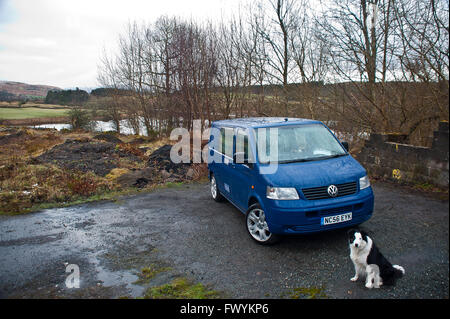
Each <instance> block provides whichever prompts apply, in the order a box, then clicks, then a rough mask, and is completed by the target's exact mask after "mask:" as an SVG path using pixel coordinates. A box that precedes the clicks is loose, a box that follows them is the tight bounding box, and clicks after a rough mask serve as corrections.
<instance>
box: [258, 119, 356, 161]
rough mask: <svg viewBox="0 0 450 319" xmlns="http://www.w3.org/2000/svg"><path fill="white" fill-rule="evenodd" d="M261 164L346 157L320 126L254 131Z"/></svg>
mask: <svg viewBox="0 0 450 319" xmlns="http://www.w3.org/2000/svg"><path fill="white" fill-rule="evenodd" d="M255 133H256V134H255V135H256V141H257V152H258V158H259V162H260V163H295V162H306V161H315V160H322V159H327V158H333V157H339V156H345V155H347V152H346V151H345V149H344V148H343V147H342V146H341V145H340V144H339V142H338V141H337V140H336V138H335V137H334V136H333V135H332V134H331V133H330V131H328V129H327V128H326V127H325V126H323V125H321V124H310V125H297V126H294V125H292V126H279V127H269V128H257V129H255Z"/></svg>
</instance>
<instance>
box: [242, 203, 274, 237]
mask: <svg viewBox="0 0 450 319" xmlns="http://www.w3.org/2000/svg"><path fill="white" fill-rule="evenodd" d="M246 216H247V217H246V223H245V224H246V226H247V231H248V233H249V235H250V237H251V238H252V239H253V240H254V241H256V242H257V243H258V244H262V245H271V244H274V243H276V242H277V241H278V240H279V237H278V236H277V235H275V234H272V233H271V232H270V231H269V226H268V225H267V221H266V215H265V214H264V210H263V209H262V208H261V206H260V205H259V204H258V203H256V204H253V205H251V206H250V208H249V209H248V211H247V215H246Z"/></svg>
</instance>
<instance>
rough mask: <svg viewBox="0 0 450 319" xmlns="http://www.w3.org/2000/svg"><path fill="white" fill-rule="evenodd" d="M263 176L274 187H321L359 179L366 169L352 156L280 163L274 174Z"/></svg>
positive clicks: (262, 174)
mask: <svg viewBox="0 0 450 319" xmlns="http://www.w3.org/2000/svg"><path fill="white" fill-rule="evenodd" d="M260 172H261V176H263V178H264V179H265V180H266V181H267V184H268V185H271V186H274V187H301V188H308V187H320V186H327V185H331V184H342V183H348V182H353V181H357V180H358V179H359V178H361V177H363V176H364V175H366V170H365V169H364V168H363V167H362V166H361V165H360V164H359V163H358V162H357V161H356V160H355V159H354V158H353V157H352V156H351V155H347V156H342V157H338V158H331V159H326V160H319V161H311V162H300V163H287V164H279V165H278V167H277V170H276V172H275V173H274V174H264V173H263V172H264V169H263V167H260Z"/></svg>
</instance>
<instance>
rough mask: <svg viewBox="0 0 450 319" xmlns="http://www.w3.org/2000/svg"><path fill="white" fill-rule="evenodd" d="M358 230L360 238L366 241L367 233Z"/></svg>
mask: <svg viewBox="0 0 450 319" xmlns="http://www.w3.org/2000/svg"><path fill="white" fill-rule="evenodd" d="M359 232H360V234H361V237H362V239H363V240H364V241H365V242H367V237H368V235H367V233H366V232H365V231H364V230H361V231H359Z"/></svg>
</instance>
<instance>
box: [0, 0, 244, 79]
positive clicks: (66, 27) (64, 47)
mask: <svg viewBox="0 0 450 319" xmlns="http://www.w3.org/2000/svg"><path fill="white" fill-rule="evenodd" d="M238 2H239V0H233V1H231V0H229V1H225V0H197V1H184V0H164V1H144V0H127V1H123V0H109V1H106V0H95V1H92V0H77V1H75V0H64V1H61V0H32V1H30V0H14V1H10V0H0V79H3V80H11V81H20V82H27V83H33V84H48V85H56V86H60V87H76V86H80V87H87V86H90V87H95V86H97V81H96V73H97V65H98V63H99V60H100V56H101V54H102V52H103V48H107V49H108V50H111V49H112V48H114V47H115V46H116V43H117V39H118V37H119V34H120V33H122V32H123V31H124V29H125V25H126V24H127V23H128V22H129V21H137V22H153V21H155V20H156V19H157V18H158V17H159V16H161V15H169V16H172V15H173V16H179V17H185V18H193V19H198V20H201V19H204V18H208V17H209V18H211V19H215V20H218V18H220V15H221V14H222V13H224V12H226V11H230V10H231V9H230V8H233V4H234V7H236V5H237V3H238Z"/></svg>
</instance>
